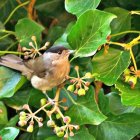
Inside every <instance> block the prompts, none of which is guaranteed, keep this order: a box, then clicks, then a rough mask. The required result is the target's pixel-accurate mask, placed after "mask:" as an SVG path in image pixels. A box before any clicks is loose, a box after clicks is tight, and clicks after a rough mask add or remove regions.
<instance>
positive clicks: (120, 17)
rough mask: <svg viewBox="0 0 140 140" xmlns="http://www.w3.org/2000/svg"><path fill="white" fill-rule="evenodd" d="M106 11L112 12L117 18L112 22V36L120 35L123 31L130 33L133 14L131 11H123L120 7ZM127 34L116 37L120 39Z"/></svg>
mask: <svg viewBox="0 0 140 140" xmlns="http://www.w3.org/2000/svg"><path fill="white" fill-rule="evenodd" d="M105 11H107V12H110V13H112V14H114V15H116V16H117V18H115V19H114V20H113V21H112V22H111V34H116V33H120V32H123V31H128V30H130V29H131V14H130V11H128V10H125V9H122V8H120V7H111V8H107V9H105ZM124 35H125V34H123V35H121V36H118V37H115V38H116V39H119V38H120V37H122V36H124Z"/></svg>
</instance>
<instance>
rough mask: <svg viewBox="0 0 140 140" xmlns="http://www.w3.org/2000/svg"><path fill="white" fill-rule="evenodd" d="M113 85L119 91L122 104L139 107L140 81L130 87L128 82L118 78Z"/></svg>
mask: <svg viewBox="0 0 140 140" xmlns="http://www.w3.org/2000/svg"><path fill="white" fill-rule="evenodd" d="M115 87H116V88H117V89H118V90H119V91H120V92H121V101H122V103H123V104H124V105H126V106H136V107H140V82H138V83H137V84H136V86H135V88H134V89H131V87H130V85H129V84H128V83H125V82H124V81H122V80H120V79H119V80H118V81H117V83H116V84H115Z"/></svg>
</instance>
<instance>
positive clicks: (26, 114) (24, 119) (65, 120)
mask: <svg viewBox="0 0 140 140" xmlns="http://www.w3.org/2000/svg"><path fill="white" fill-rule="evenodd" d="M59 91H60V90H58V92H56V96H55V98H54V99H50V98H49V97H48V100H47V99H46V98H42V99H41V100H40V106H41V107H40V108H39V109H38V110H37V111H35V112H34V113H33V112H32V110H31V109H30V107H29V105H27V104H25V105H24V106H23V109H24V110H25V111H21V112H20V114H19V122H18V124H19V126H21V127H23V126H26V125H27V124H28V126H27V132H33V129H34V125H35V122H37V123H38V126H39V127H42V126H43V118H41V117H38V116H37V113H39V112H40V111H44V112H45V113H46V116H47V117H48V118H49V120H48V121H47V124H46V125H47V126H48V127H51V128H53V130H54V133H55V134H56V135H57V136H58V137H64V138H65V139H67V138H68V137H69V136H74V132H73V129H76V130H78V129H79V126H78V125H73V124H71V118H70V117H69V116H64V115H63V113H62V112H61V110H60V107H61V108H62V109H64V110H67V109H68V107H65V106H62V105H60V103H64V102H66V99H65V98H63V99H62V100H61V101H58V99H59V93H60V92H59ZM52 115H53V116H54V115H55V116H56V117H55V118H56V119H52V118H54V117H52ZM55 120H56V121H55ZM57 120H60V121H61V122H62V126H58V125H57V123H56V122H57Z"/></svg>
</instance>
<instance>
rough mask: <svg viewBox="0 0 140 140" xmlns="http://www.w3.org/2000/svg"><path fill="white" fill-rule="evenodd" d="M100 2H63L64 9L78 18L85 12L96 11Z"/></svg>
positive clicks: (75, 0)
mask: <svg viewBox="0 0 140 140" xmlns="http://www.w3.org/2000/svg"><path fill="white" fill-rule="evenodd" d="M100 1H101V0H86V1H85V0H78V1H77V0H65V9H66V10H67V11H68V12H70V13H72V14H74V15H76V16H80V15H81V14H83V13H84V12H85V11H87V10H90V9H92V10H93V9H96V7H97V6H98V5H99V3H100Z"/></svg>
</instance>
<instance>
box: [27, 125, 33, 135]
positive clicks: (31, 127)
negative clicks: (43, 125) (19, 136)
mask: <svg viewBox="0 0 140 140" xmlns="http://www.w3.org/2000/svg"><path fill="white" fill-rule="evenodd" d="M33 130H34V127H33V125H32V124H30V125H29V126H28V127H27V132H30V133H31V132H33Z"/></svg>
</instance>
